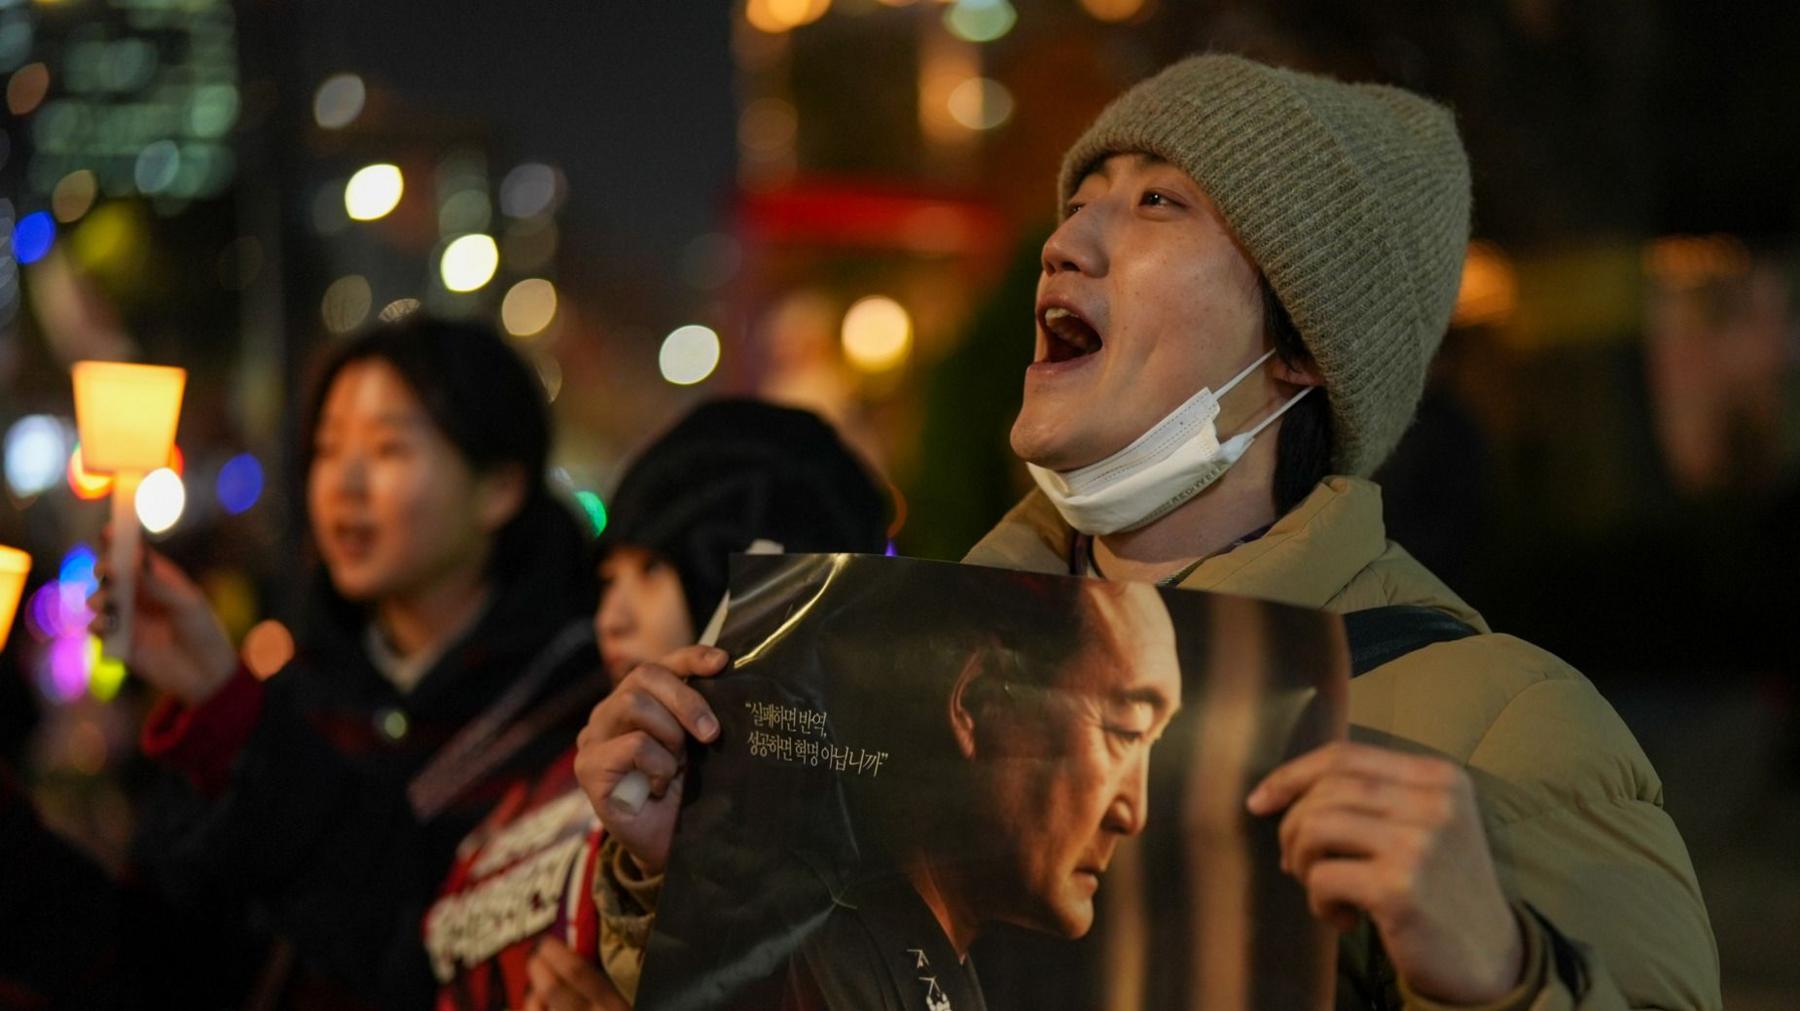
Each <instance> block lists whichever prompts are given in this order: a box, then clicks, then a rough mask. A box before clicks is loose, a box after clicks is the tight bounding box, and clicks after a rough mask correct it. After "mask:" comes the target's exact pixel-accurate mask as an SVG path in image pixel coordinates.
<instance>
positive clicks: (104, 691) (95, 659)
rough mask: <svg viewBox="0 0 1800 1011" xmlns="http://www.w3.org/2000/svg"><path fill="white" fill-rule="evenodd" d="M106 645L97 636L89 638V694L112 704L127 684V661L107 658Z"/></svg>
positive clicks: (111, 657)
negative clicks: (120, 689)
mask: <svg viewBox="0 0 1800 1011" xmlns="http://www.w3.org/2000/svg"><path fill="white" fill-rule="evenodd" d="M105 653H106V645H105V643H103V642H101V640H100V637H99V636H97V635H89V636H88V637H87V669H88V685H87V689H88V694H89V695H92V696H93V697H94V698H95V699H96V700H98V701H100V702H111V701H112V700H113V699H114V698H116V697H117V696H118V694H119V688H120V687H121V686H123V685H124V684H125V661H123V660H121V659H119V658H118V657H113V656H106V655H105Z"/></svg>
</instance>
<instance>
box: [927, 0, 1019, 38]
mask: <svg viewBox="0 0 1800 1011" xmlns="http://www.w3.org/2000/svg"><path fill="white" fill-rule="evenodd" d="M1018 20H1019V12H1018V11H1016V10H1014V9H1013V5H1012V4H1010V3H1008V2H1007V0H956V3H955V4H954V5H952V6H951V7H950V9H948V10H946V11H945V12H944V27H946V28H948V29H950V34H952V35H955V36H956V37H957V38H959V39H962V40H963V41H965V42H992V41H994V40H995V39H998V38H1000V37H1001V36H1003V35H1005V34H1006V33H1007V32H1010V31H1012V29H1013V25H1015V24H1017V23H1018Z"/></svg>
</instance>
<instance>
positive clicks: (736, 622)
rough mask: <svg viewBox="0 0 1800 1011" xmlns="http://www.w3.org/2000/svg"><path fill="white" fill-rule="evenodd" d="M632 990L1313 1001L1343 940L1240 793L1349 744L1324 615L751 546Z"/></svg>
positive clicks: (656, 1003)
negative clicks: (1309, 904)
mask: <svg viewBox="0 0 1800 1011" xmlns="http://www.w3.org/2000/svg"><path fill="white" fill-rule="evenodd" d="M719 644H720V645H721V646H722V647H724V648H725V649H726V650H727V651H728V652H730V653H731V655H732V657H733V664H732V669H731V670H730V671H729V672H727V673H725V674H723V675H721V676H719V677H718V678H715V679H703V680H700V681H696V682H694V684H695V686H696V687H697V688H698V689H699V690H700V691H702V692H703V693H704V694H705V695H706V696H707V698H708V701H709V702H710V703H711V704H712V706H713V708H714V711H715V712H716V713H717V715H718V716H719V718H720V722H721V725H722V728H723V732H722V733H721V734H720V736H719V738H718V739H717V741H716V742H715V743H714V744H712V745H710V746H708V747H706V748H704V749H697V750H696V751H695V752H694V753H693V757H692V760H691V763H690V766H689V769H688V773H687V775H688V781H687V784H686V789H685V791H684V794H683V796H684V798H686V799H685V801H684V807H683V810H682V815H681V822H680V825H679V828H678V829H677V833H676V839H675V847H674V851H673V855H672V858H671V862H670V866H669V870H668V878H667V882H666V884H665V886H664V890H663V893H662V897H661V900H660V904H659V910H658V915H657V920H656V926H655V932H654V933H653V935H652V937H651V939H650V945H649V951H648V956H647V959H646V962H645V967H644V976H643V982H642V988H641V990H640V992H639V995H638V1006H639V1007H641V1008H646V1009H652V1011H656V1009H688V1008H734V1009H735V1008H744V1009H749V1008H756V1009H766V1008H794V1009H811V1008H840V1009H864V1008H871V1009H873V1008H895V1009H900V1008H908V1009H910V1008H919V1009H923V1011H958V1009H962V1011H967V1009H980V1008H983V1007H988V1006H992V1007H1029V1006H1039V1007H1042V1006H1079V1007H1096V1008H1151V1007H1155V1008H1209V1009H1214V1008H1246V1009H1249V1008H1259V1009H1260V1008H1317V1007H1328V1006H1329V1005H1330V1003H1331V994H1332V982H1333V980H1332V975H1333V966H1334V954H1335V941H1334V935H1332V934H1331V933H1330V932H1329V930H1328V929H1326V928H1324V927H1322V926H1321V925H1319V924H1318V923H1317V922H1315V921H1314V919H1313V918H1312V917H1311V916H1310V915H1309V913H1308V911H1307V908H1306V902H1305V898H1304V895H1303V893H1302V892H1301V891H1300V889H1299V887H1298V885H1297V884H1295V883H1294V882H1293V881H1292V880H1290V879H1288V878H1287V877H1286V876H1285V875H1283V874H1281V873H1280V871H1279V867H1278V863H1279V856H1278V854H1279V847H1278V842H1277V838H1276V830H1277V825H1276V823H1275V822H1274V821H1269V820H1260V819H1253V818H1251V817H1250V816H1249V815H1248V814H1247V813H1246V812H1245V810H1244V797H1245V795H1246V794H1247V793H1248V792H1249V790H1250V788H1251V787H1252V786H1253V785H1254V784H1255V783H1256V781H1257V780H1258V779H1260V778H1261V777H1262V776H1263V775H1264V774H1265V773H1266V772H1268V771H1269V770H1270V769H1272V768H1274V767H1275V766H1276V765H1278V764H1280V763H1281V762H1282V761H1285V760H1286V759H1288V758H1291V757H1293V756H1295V755H1298V754H1300V753H1302V752H1304V751H1307V750H1310V749H1311V748H1313V747H1316V746H1318V745H1319V744H1322V743H1324V742H1326V741H1328V740H1331V739H1333V738H1337V737H1341V736H1342V735H1343V733H1344V725H1345V710H1344V700H1345V697H1346V686H1347V683H1348V667H1349V664H1348V658H1347V653H1346V650H1345V646H1344V638H1343V629H1342V625H1341V623H1340V622H1339V620H1338V619H1337V618H1335V617H1333V616H1331V615H1327V614H1323V613H1319V612H1314V611H1308V610H1303V609H1299V608H1291V607H1284V606H1280V605H1275V604H1268V603H1263V602H1259V601H1251V600H1247V599H1243V598H1236V597H1227V596H1220V595H1214V594H1203V593H1194V592H1190V591H1181V590H1172V589H1162V588H1158V587H1154V586H1150V585H1147V584H1133V583H1113V582H1107V581H1104V580H1095V579H1082V578H1075V577H1064V576H1045V575H1037V574H1030V573H1020V572H1012V571H1006V570H999V569H985V568H979V567H974V566H963V565H952V564H947V563H938V562H923V561H917V560H912V559H897V558H879V557H874V556H856V555H790V556H778V557H769V556H740V557H738V558H735V559H733V568H732V605H731V609H730V613H729V615H728V617H727V620H726V624H725V628H724V631H723V633H722V635H721V636H720V640H719Z"/></svg>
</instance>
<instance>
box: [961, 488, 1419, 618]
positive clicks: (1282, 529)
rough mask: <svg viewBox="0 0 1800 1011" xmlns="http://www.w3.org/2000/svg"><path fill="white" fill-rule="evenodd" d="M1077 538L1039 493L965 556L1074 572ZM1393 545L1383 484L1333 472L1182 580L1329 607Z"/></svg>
mask: <svg viewBox="0 0 1800 1011" xmlns="http://www.w3.org/2000/svg"><path fill="white" fill-rule="evenodd" d="M1074 539H1075V533H1074V531H1073V530H1072V529H1070V528H1069V526H1068V524H1066V523H1064V522H1063V520H1062V517H1061V516H1060V515H1058V514H1057V512H1056V507H1055V506H1054V505H1052V504H1051V503H1050V500H1049V499H1047V498H1045V497H1044V495H1043V493H1042V492H1039V491H1035V490H1034V491H1032V493H1031V494H1030V495H1028V496H1026V498H1025V500H1024V501H1022V502H1020V503H1019V504H1018V505H1017V506H1015V507H1013V509H1012V511H1011V512H1009V513H1007V514H1006V517H1005V518H1004V519H1002V520H1001V521H1000V524H999V525H998V526H997V527H995V528H994V530H993V531H992V532H990V533H989V534H988V535H987V536H986V537H984V538H982V539H981V542H980V543H978V544H976V545H975V547H974V548H973V549H972V550H970V552H969V554H968V556H967V557H966V558H964V561H966V562H971V563H973V564H976V565H992V566H997V567H1001V568H1009V569H1024V570H1027V571H1031V572H1068V571H1069V551H1070V550H1071V548H1072V547H1073V545H1074ZM1386 548H1387V528H1386V526H1385V525H1384V524H1383V523H1382V520H1381V489H1380V488H1379V487H1377V486H1376V485H1375V484H1374V483H1372V482H1369V481H1365V480H1362V479H1360V478H1353V477H1328V478H1326V479H1325V480H1323V481H1321V482H1320V483H1319V485H1318V487H1316V488H1314V489H1313V491H1312V494H1310V495H1308V496H1307V497H1306V499H1305V501H1303V502H1301V503H1300V504H1299V505H1298V506H1296V507H1294V508H1293V509H1292V510H1290V511H1289V512H1288V513H1287V515H1285V516H1283V517H1281V519H1279V520H1277V521H1276V523H1275V525H1274V526H1272V527H1270V528H1269V531H1268V532H1267V533H1265V534H1263V535H1262V536H1261V537H1259V538H1257V539H1256V540H1253V541H1250V542H1249V543H1247V544H1241V545H1239V546H1238V547H1236V548H1233V549H1232V550H1230V551H1227V552H1224V553H1223V554H1219V555H1215V556H1213V557H1211V558H1208V559H1207V560H1206V561H1204V562H1202V563H1200V567H1199V568H1197V569H1195V570H1194V571H1193V572H1192V573H1190V574H1189V575H1188V577H1187V578H1186V579H1184V580H1182V582H1181V584H1180V585H1181V588H1182V589H1184V590H1210V591H1213V592H1217V593H1233V594H1239V595H1242V596H1246V597H1257V598H1260V599H1262V600H1272V601H1276V602H1279V603H1284V604H1294V605H1297V606H1300V607H1311V608H1323V607H1324V606H1325V605H1326V604H1327V602H1329V601H1330V600H1331V599H1332V598H1333V597H1335V596H1337V594H1338V593H1339V592H1340V591H1342V590H1343V589H1344V587H1346V586H1348V585H1349V583H1350V581H1351V580H1352V579H1354V578H1355V577H1356V574H1357V573H1359V572H1361V571H1362V570H1363V569H1365V568H1367V567H1368V566H1369V564H1370V563H1372V562H1374V561H1375V559H1376V558H1378V557H1379V556H1380V555H1381V553H1382V552H1383V551H1385V550H1386Z"/></svg>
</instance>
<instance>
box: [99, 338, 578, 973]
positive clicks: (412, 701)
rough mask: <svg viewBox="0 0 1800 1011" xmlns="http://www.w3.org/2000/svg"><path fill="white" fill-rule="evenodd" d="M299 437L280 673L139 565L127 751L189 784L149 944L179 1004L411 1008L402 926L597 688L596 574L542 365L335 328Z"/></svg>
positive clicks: (186, 591)
mask: <svg viewBox="0 0 1800 1011" xmlns="http://www.w3.org/2000/svg"><path fill="white" fill-rule="evenodd" d="M305 424H306V427H305V428H304V429H303V431H304V432H305V436H304V442H303V443H302V445H301V446H300V453H299V455H300V458H301V463H302V473H303V474H304V475H305V477H304V484H305V489H306V513H307V517H308V519H309V521H310V533H311V535H312V536H311V539H312V544H313V547H314V548H315V549H316V550H317V554H318V559H319V561H320V562H321V563H322V565H321V566H319V567H317V570H316V571H315V572H314V573H313V574H312V575H311V577H310V581H309V583H308V587H307V592H306V598H305V607H304V616H303V619H302V620H301V621H300V622H299V624H298V625H297V628H296V631H295V637H294V638H295V644H296V652H295V655H294V657H293V659H292V660H291V661H290V662H289V663H288V664H287V665H286V667H284V668H283V669H282V670H281V671H279V672H278V673H277V674H275V675H274V676H273V677H272V678H270V679H269V680H268V681H266V682H264V681H259V680H257V679H256V678H254V677H252V676H251V675H250V674H249V673H247V671H246V670H245V668H244V667H243V666H242V665H241V664H240V663H239V661H238V658H237V655H236V652H235V651H234V650H233V648H232V644H231V642H230V641H229V640H228V639H227V637H226V635H225V633H224V631H223V629H222V628H221V626H220V624H219V621H218V619H217V618H216V617H214V615H213V613H212V611H211V610H210V608H209V607H208V604H207V602H206V599H205V597H204V596H203V595H202V593H201V591H200V590H199V589H198V588H197V587H196V586H195V584H194V583H193V582H192V581H191V580H189V579H188V577H187V576H185V575H184V574H183V573H182V572H181V571H180V570H179V569H178V568H177V567H176V566H175V565H174V564H173V563H171V562H170V561H168V560H167V559H166V558H164V557H162V556H160V555H158V554H156V553H155V552H151V551H146V552H145V554H144V559H143V571H142V574H141V575H140V577H139V581H138V591H137V599H136V601H135V607H136V619H135V620H136V630H135V634H134V638H133V642H132V645H131V649H130V656H129V658H128V662H129V666H130V668H131V670H132V671H134V672H135V673H136V674H138V675H139V676H140V677H142V678H143V679H145V680H146V681H148V682H149V683H151V684H152V685H154V686H155V687H157V688H158V689H160V690H161V691H162V692H163V693H164V696H165V697H164V698H163V699H162V700H161V701H160V702H159V704H158V705H157V707H156V708H155V709H153V710H152V712H151V714H150V716H149V718H148V719H147V721H146V725H145V727H144V733H143V748H144V750H145V752H146V753H147V754H149V755H151V756H152V757H154V758H157V759H160V760H161V761H162V763H163V764H164V765H166V766H169V767H172V769H174V770H179V772H180V773H182V774H183V775H180V776H169V777H165V778H167V779H168V782H167V783H164V784H161V786H160V788H159V790H158V792H157V793H156V794H155V796H154V797H153V798H152V800H151V802H150V803H149V804H148V805H147V809H146V811H145V813H144V820H143V824H142V826H141V830H140V836H139V839H138V843H137V847H136V857H137V859H138V861H139V862H140V864H141V867H142V872H143V873H144V874H145V875H146V876H147V877H148V878H149V880H150V881H151V882H152V883H153V884H154V885H155V887H156V888H157V890H158V891H159V892H160V893H161V894H162V895H163V896H165V897H166V898H167V899H168V900H169V901H170V902H171V903H172V905H173V906H174V908H175V910H176V911H177V914H176V915H178V916H180V917H181V921H180V922H181V926H182V929H180V930H175V931H171V932H170V935H171V936H170V937H169V938H168V939H167V943H158V942H157V939H155V938H147V939H146V943H150V944H153V945H154V946H155V947H156V948H157V949H158V950H156V951H155V952H154V954H153V955H151V956H150V957H147V958H146V959H145V960H146V961H147V962H149V963H150V964H151V969H150V972H151V974H152V977H153V979H152V981H151V984H150V985H153V986H155V987H156V992H161V993H166V994H168V995H170V997H171V998H173V997H176V996H177V995H179V996H180V997H181V998H182V999H183V1001H184V1003H186V1004H188V1005H189V1006H196V1007H200V1006H218V1005H220V1004H230V1005H232V1006H242V1005H244V1004H248V1005H249V1006H258V1007H306V1006H331V1007H346V1006H371V1007H381V1008H407V1007H427V1006H429V1005H430V1003H431V995H432V992H433V987H432V978H431V973H430V970H429V966H428V964H427V962H426V959H425V954H424V951H423V948H422V947H421V945H420V943H419V933H418V924H419V922H420V917H421V915H422V914H423V912H424V910H425V907H426V905H427V903H428V902H429V901H430V898H431V896H432V894H433V893H434V891H435V889H436V887H437V884H438V882H439V881H440V880H441V879H442V877H443V873H444V869H445V867H447V866H448V865H449V863H450V859H451V855H452V852H453V851H454V849H455V846H456V843H457V840H459V839H461V838H462V837H463V836H464V835H465V834H467V833H468V832H469V830H470V829H472V828H474V827H475V825H476V824H478V823H479V822H480V820H481V818H482V817H483V816H484V815H485V814H486V813H487V812H488V810H489V809H490V808H491V807H492V806H493V805H494V803H495V801H496V800H498V799H499V798H500V797H501V796H502V795H503V794H504V793H505V792H506V790H507V788H508V787H509V786H510V785H511V784H513V783H515V782H517V781H519V780H520V779H522V778H524V777H526V776H528V775H530V774H532V773H535V772H536V771H537V770H540V769H542V768H543V767H544V765H545V764H546V763H548V762H549V761H550V760H551V759H552V758H553V757H554V756H555V755H556V754H558V753H559V752H560V751H562V750H563V749H565V748H567V747H568V742H569V741H570V740H572V739H573V737H574V734H575V731H576V729H578V728H579V726H580V724H581V720H582V718H583V717H584V715H585V713H586V711H587V709H588V708H589V707H590V706H591V705H592V704H593V703H594V702H595V700H596V699H598V698H599V697H600V696H601V695H602V694H603V693H604V691H605V688H606V683H605V678H604V676H603V675H602V674H601V673H600V672H599V669H598V666H597V664H596V663H595V656H594V650H593V644H592V637H591V631H590V630H589V628H588V623H587V618H588V616H589V615H590V614H591V613H592V610H593V607H594V600H595V596H594V584H593V574H592V570H591V569H590V567H589V566H588V565H587V563H586V559H587V558H588V557H589V555H588V552H587V549H586V546H585V544H584V538H583V536H582V533H581V531H580V528H579V527H578V526H577V524H576V523H575V521H574V519H573V517H572V516H571V515H570V513H569V512H568V511H567V510H566V509H565V508H563V507H562V506H561V505H559V504H558V503H557V502H555V501H554V500H553V499H552V497H551V494H550V491H549V489H548V487H547V486H546V484H545V467H546V459H547V457H548V454H549V448H550V441H551V429H550V419H549V412H548V409H547V405H546V402H545V398H544V395H543V391H542V388H541V386H540V385H539V381H538V379H537V376H536V375H535V374H534V373H533V372H532V370H531V369H530V368H529V367H528V366H527V365H526V364H525V363H524V362H523V361H521V360H520V359H519V357H518V356H517V355H516V354H514V353H513V351H512V350H511V349H510V348H509V347H508V346H507V345H506V343H505V342H504V340H502V339H501V338H500V337H499V335H498V334H496V333H495V332H494V331H493V330H491V329H490V328H488V327H485V326H479V325H475V324H470V323H453V322H446V321H442V320H434V319H430V318H424V317H418V316H415V317H410V318H408V319H406V320H403V321H401V322H397V323H389V324H385V325H382V326H380V327H378V328H376V329H373V330H370V331H368V332H366V333H364V334H362V335H361V336H358V337H356V338H353V339H351V340H350V341H349V342H347V343H345V344H343V345H341V346H339V347H337V348H336V349H334V351H333V353H332V354H331V355H330V356H329V358H328V359H327V361H326V362H325V364H324V368H323V370H322V372H321V374H320V377H319V381H318V383H317V385H316V388H315V393H314V395H313V398H312V400H311V403H310V407H309V410H308V411H307V414H306V423H305ZM295 568H296V569H298V568H299V566H298V565H296V566H295ZM296 575H297V576H298V575H299V573H298V572H296ZM104 592H105V591H104V589H103V590H102V599H100V600H97V601H96V602H95V603H96V605H97V607H96V611H97V613H101V614H103V615H104V614H105V611H104V607H105V604H106V601H105V600H104ZM101 620H102V622H104V620H105V619H104V618H102V619H101ZM271 942H272V943H271ZM197 967H204V968H203V969H202V970H201V971H196V969H197ZM259 967H260V968H259ZM163 976H166V979H162V978H160V977H163Z"/></svg>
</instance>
